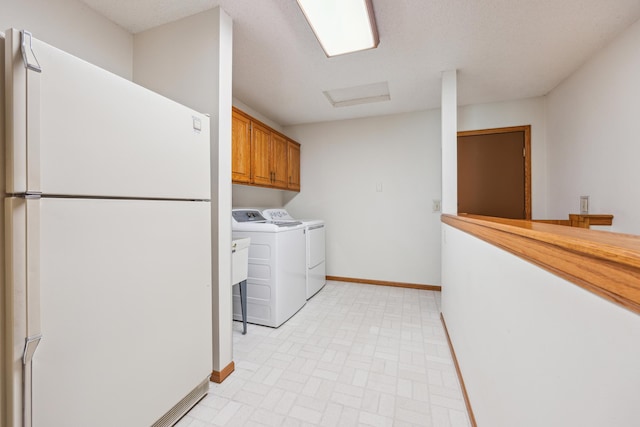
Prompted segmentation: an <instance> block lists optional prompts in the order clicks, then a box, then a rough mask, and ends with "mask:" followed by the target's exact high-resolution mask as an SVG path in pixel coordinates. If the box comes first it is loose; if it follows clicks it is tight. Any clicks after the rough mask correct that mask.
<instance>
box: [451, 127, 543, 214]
mask: <svg viewBox="0 0 640 427" xmlns="http://www.w3.org/2000/svg"><path fill="white" fill-rule="evenodd" d="M458 213H469V214H477V215H486V216H495V217H501V218H515V219H531V126H530V125H527V126H515V127H508V128H498V129H483V130H476V131H465V132H458Z"/></svg>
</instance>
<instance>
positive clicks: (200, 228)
mask: <svg viewBox="0 0 640 427" xmlns="http://www.w3.org/2000/svg"><path fill="white" fill-rule="evenodd" d="M40 203H41V208H40V221H41V236H40V250H41V253H42V254H47V256H46V257H45V256H43V257H42V259H41V261H40V268H41V274H40V288H41V303H40V306H41V309H40V311H41V319H42V322H41V324H42V337H43V338H42V341H41V343H40V346H39V347H38V349H37V352H36V354H35V356H34V358H33V392H32V393H33V425H34V426H35V427H45V426H92V427H113V426H121V427H126V426H132V427H134V426H149V425H152V424H153V423H154V422H155V421H156V420H157V419H158V418H160V417H161V416H162V415H164V414H165V412H167V411H168V410H169V409H171V408H172V407H173V405H174V404H175V403H176V402H178V401H180V400H181V399H182V398H183V397H185V396H186V395H187V394H188V393H189V392H190V391H191V390H192V389H193V388H194V387H195V386H196V385H197V384H200V383H201V382H202V381H203V380H205V379H207V378H208V376H209V375H210V373H211V371H212V349H211V330H212V328H211V271H210V259H211V238H210V235H211V234H210V232H209V229H210V225H209V224H210V221H209V215H210V204H209V203H207V202H173V201H137V200H132V201H127V200H86V199H77V200H74V199H44V198H43V199H41V201H40Z"/></svg>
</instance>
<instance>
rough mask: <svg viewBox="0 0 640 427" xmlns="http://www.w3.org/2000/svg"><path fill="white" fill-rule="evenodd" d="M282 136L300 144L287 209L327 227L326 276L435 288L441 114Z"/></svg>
mask: <svg viewBox="0 0 640 427" xmlns="http://www.w3.org/2000/svg"><path fill="white" fill-rule="evenodd" d="M285 133H286V134H287V135H289V136H290V137H292V138H293V139H295V140H297V141H298V142H300V144H301V187H302V191H301V192H300V194H298V195H297V196H295V197H293V198H292V199H291V200H290V201H289V202H288V203H287V204H286V208H287V209H288V210H289V212H290V213H291V214H292V215H293V216H294V217H299V218H321V219H324V220H325V221H326V225H327V227H326V239H327V240H326V244H327V247H326V252H327V275H331V276H342V277H353V278H361V279H374V280H385V281H397V282H406V283H419V284H431V285H438V284H440V237H439V236H440V214H439V213H433V212H432V201H433V199H440V198H441V176H440V170H441V164H440V112H439V110H431V111H422V112H417V113H407V114H399V115H392V116H384V117H374V118H365V119H356V120H345V121H337V122H326V123H317V124H309V125H299V126H291V127H287V128H285ZM378 185H381V190H382V191H380V192H379V191H377V186H378Z"/></svg>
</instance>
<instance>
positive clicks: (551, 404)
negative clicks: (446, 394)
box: [442, 224, 640, 427]
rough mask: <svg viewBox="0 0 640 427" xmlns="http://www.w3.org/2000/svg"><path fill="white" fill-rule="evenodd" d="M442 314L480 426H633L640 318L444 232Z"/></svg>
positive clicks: (638, 412) (637, 410)
mask: <svg viewBox="0 0 640 427" xmlns="http://www.w3.org/2000/svg"><path fill="white" fill-rule="evenodd" d="M442 257H443V262H442V276H443V277H442V279H443V283H445V284H446V286H443V287H442V313H443V316H444V318H445V321H446V323H447V327H448V330H449V334H450V336H451V341H452V343H453V347H454V349H455V352H456V355H457V358H458V362H459V364H460V368H461V371H462V376H463V378H464V381H465V385H466V388H467V392H468V394H469V399H470V401H471V405H472V407H473V412H474V414H475V418H476V420H477V422H478V425H479V426H491V427H512V426H518V427H539V426H549V427H564V426H580V427H601V426H619V427H623V426H634V425H637V423H638V419H640V405H639V404H638V403H639V400H638V399H639V398H638V386H639V385H640V364H639V363H638V360H640V316H638V315H637V314H636V313H633V312H631V311H629V310H627V309H625V308H622V307H621V306H619V305H616V304H614V303H611V302H610V301H608V300H605V299H602V298H600V297H598V296H596V295H595V294H593V293H590V292H588V291H585V290H584V289H582V288H580V287H579V286H577V285H574V284H573V283H570V282H567V281H566V280H564V279H561V278H559V277H557V276H555V275H553V274H551V273H549V272H547V271H546V270H542V269H540V268H538V267H537V266H535V265H533V264H531V263H529V262H526V261H524V260H522V259H520V258H518V257H516V256H515V255H512V254H511V253H508V252H506V251H504V250H502V249H499V248H497V247H495V246H493V245H491V244H489V243H486V242H484V241H482V240H480V239H478V238H476V237H473V236H471V235H469V234H466V233H464V232H462V231H460V230H458V229H456V228H453V227H450V226H448V225H445V224H443V242H442Z"/></svg>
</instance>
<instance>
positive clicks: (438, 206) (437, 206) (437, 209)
mask: <svg viewBox="0 0 640 427" xmlns="http://www.w3.org/2000/svg"><path fill="white" fill-rule="evenodd" d="M432 209H433V212H440V211H441V210H442V203H440V200H434V201H433V205H432Z"/></svg>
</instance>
